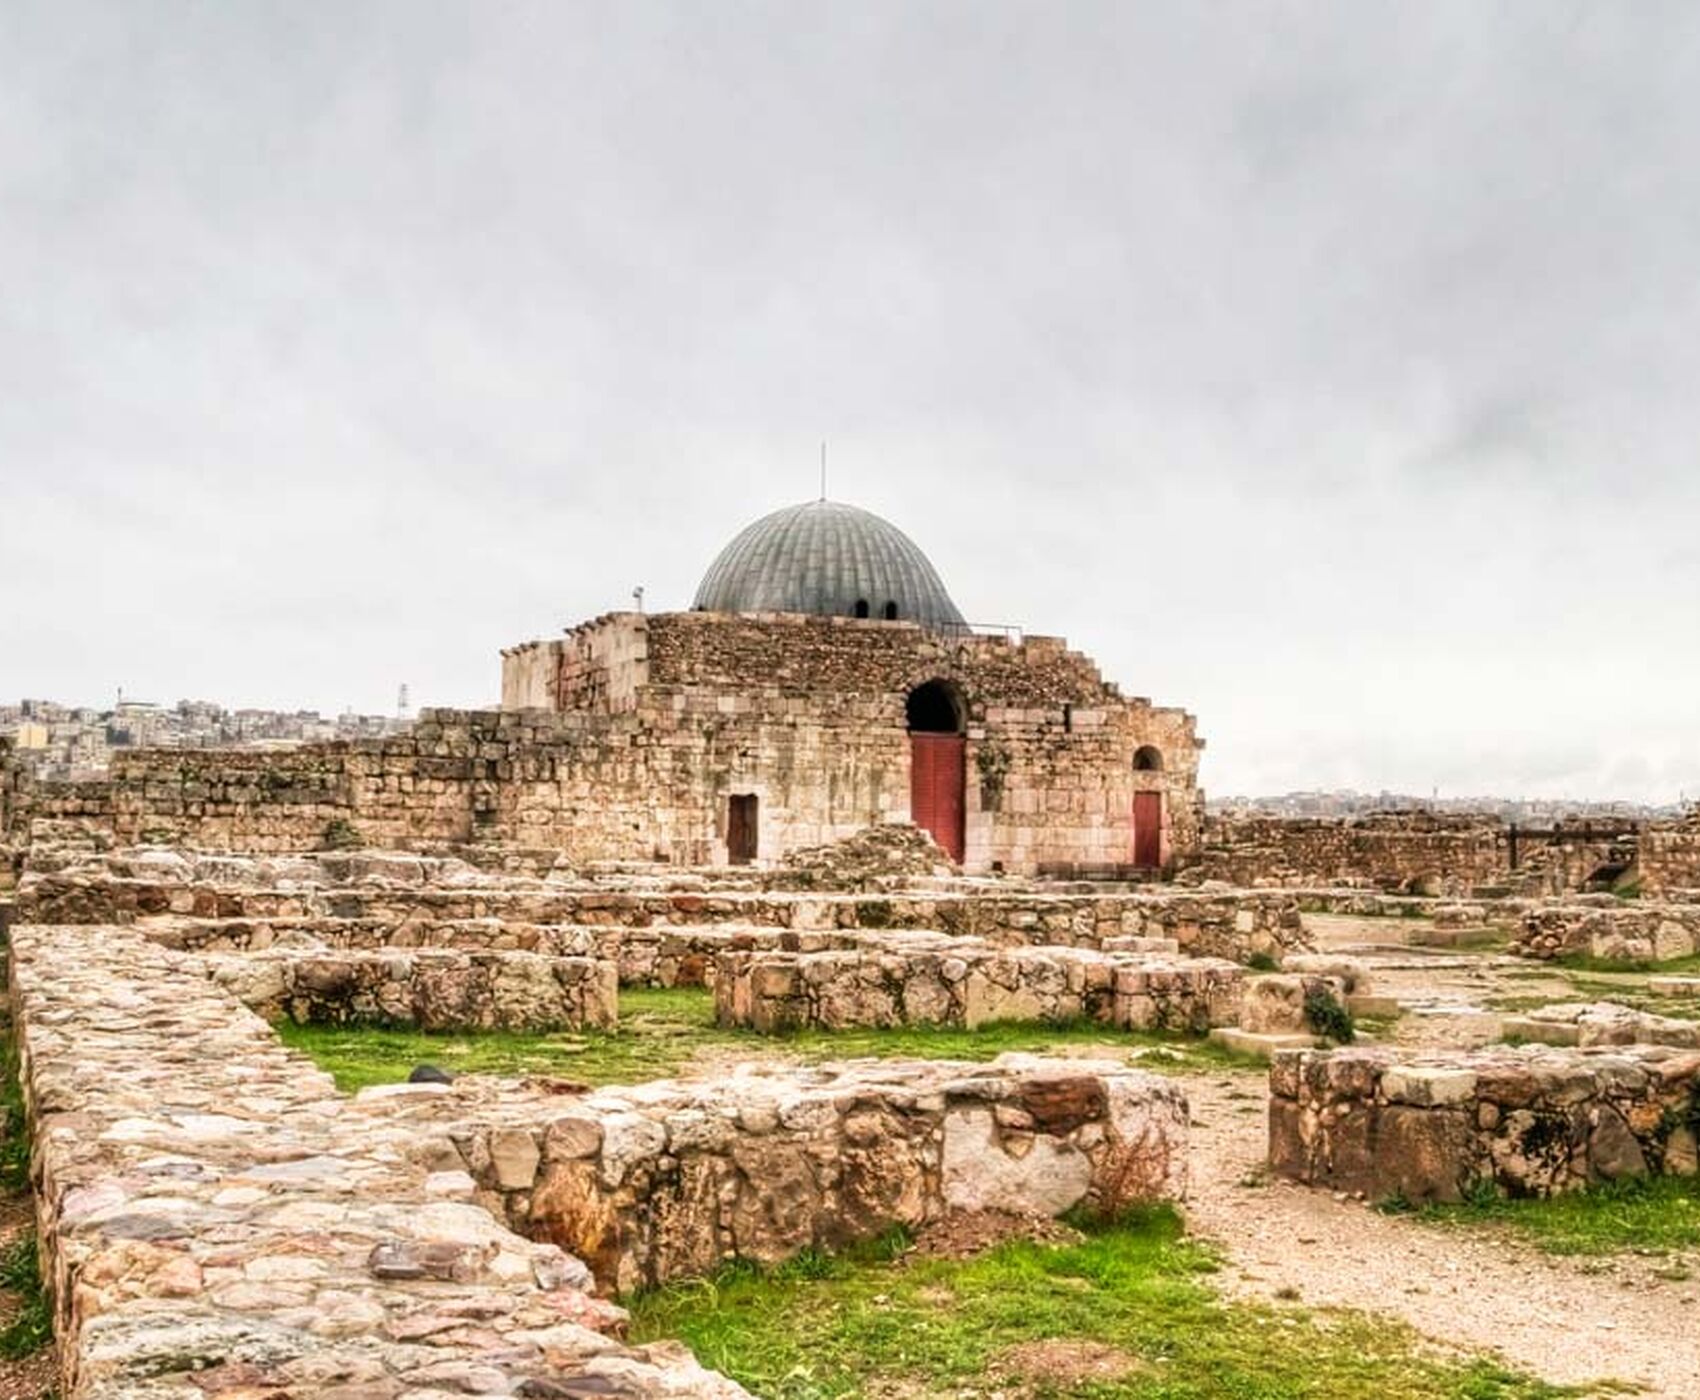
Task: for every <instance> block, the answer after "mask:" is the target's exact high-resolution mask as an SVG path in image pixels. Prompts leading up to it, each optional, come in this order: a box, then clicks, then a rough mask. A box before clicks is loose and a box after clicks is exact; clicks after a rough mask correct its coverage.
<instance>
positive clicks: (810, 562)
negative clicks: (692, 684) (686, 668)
mask: <svg viewBox="0 0 1700 1400" xmlns="http://www.w3.org/2000/svg"><path fill="white" fill-rule="evenodd" d="M859 605H865V606H859ZM891 605H895V607H896V613H895V616H896V617H897V619H898V620H899V621H903V622H919V623H920V624H922V625H923V626H925V627H953V626H956V627H959V626H961V625H962V614H961V613H959V612H958V611H957V610H956V604H955V603H953V602H951V601H950V594H948V593H946V592H945V591H944V585H943V584H942V583H940V582H939V576H938V574H937V573H935V572H934V571H933V566H932V565H931V564H930V563H928V562H927V556H926V555H924V554H923V553H921V551H920V550H919V549H918V548H916V546H915V542H914V541H913V540H911V539H910V538H909V536H907V535H906V534H904V533H903V531H901V530H899V529H898V528H897V527H896V526H895V525H893V524H891V523H890V522H888V521H885V520H881V519H880V518H879V516H877V515H871V514H869V513H868V512H867V511H865V510H858V509H857V508H856V507H855V506H846V505H840V504H839V503H838V502H837V501H810V502H808V504H806V505H800V506H787V507H786V508H785V509H784V510H776V511H774V512H773V514H772V515H764V516H763V517H762V518H761V519H760V520H758V521H756V522H755V524H753V525H749V526H746V527H745V528H744V529H743V530H741V531H739V532H738V535H737V537H736V538H735V539H734V540H733V541H732V543H731V544H729V545H727V546H726V548H725V549H723V550H721V551H720V557H719V558H718V559H716V560H715V561H714V563H713V564H711V565H710V566H709V570H708V572H707V573H706V574H704V575H703V580H702V585H701V586H700V587H699V588H698V589H697V596H696V602H695V603H694V604H693V605H692V606H693V607H695V608H697V609H698V610H699V611H707V612H788V613H816V614H819V615H821V616H826V617H857V616H863V617H872V618H883V617H888V616H891V615H892V614H891V612H890V611H889V608H890V606H891Z"/></svg>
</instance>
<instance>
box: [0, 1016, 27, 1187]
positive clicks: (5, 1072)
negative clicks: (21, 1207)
mask: <svg viewBox="0 0 1700 1400" xmlns="http://www.w3.org/2000/svg"><path fill="white" fill-rule="evenodd" d="M29 1189H30V1135H29V1118H28V1116H27V1115H26V1114H25V1113H24V1094H23V1090H22V1089H21V1088H20V1087H19V1085H18V1042H17V1038H16V1037H15V1036H14V1035H13V1034H12V1032H11V1028H10V1027H9V1026H8V1027H6V1028H5V1029H4V1030H3V1031H0V1192H3V1193H5V1194H8V1195H18V1194H21V1193H22V1192H25V1191H28V1190H29Z"/></svg>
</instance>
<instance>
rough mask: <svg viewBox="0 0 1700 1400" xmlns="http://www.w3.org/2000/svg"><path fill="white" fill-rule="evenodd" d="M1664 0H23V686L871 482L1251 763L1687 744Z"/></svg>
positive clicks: (137, 676)
mask: <svg viewBox="0 0 1700 1400" xmlns="http://www.w3.org/2000/svg"><path fill="white" fill-rule="evenodd" d="M1697 131H1700V14H1697V13H1696V12H1694V11H1693V9H1692V7H1688V6H1683V5H1677V4H1642V5H1636V6H1633V7H1617V8H1611V7H1605V6H1597V5H1595V6H1590V5H1573V6H1563V5H1558V4H1550V3H1539V4H1537V3H1533V2H1532V0H1531V2H1530V3H1513V4H1506V5H1499V6H1493V7H1484V6H1481V5H1479V4H1466V3H1455V4H1447V3H1441V4H1435V5H1429V6H1423V7H1420V8H1413V7H1400V8H1388V7H1381V6H1366V5H1361V4H1348V3H1339V4H1312V5H1305V6H1290V5H1280V4H1245V5H1236V6H1231V7H1230V6H1216V7H1201V6H1193V5H1184V4H1173V5H1145V6H1139V7H1130V6H1126V5H1120V4H1109V3H1106V4H1094V3H1071V4H1069V5H1066V6H1063V7H1060V8H1058V7H1034V6H1028V5H1019V4H999V3H974V4H968V3H933V4H926V5H919V6H917V5H912V4H903V5H898V4H872V5H858V6H825V5H806V6H797V5H792V4H784V5H780V4H717V5H714V6H692V5H660V4H633V5H613V4H600V5H591V4H533V5H508V6H502V7H496V8H492V7H487V6H474V5H448V4H429V3H406V4H401V3H396V4H372V3H368V4H358V5H352V6H337V7H321V6H291V5H283V4H242V3H226V4H219V5H208V4H189V3H180V4H177V3H173V4H166V3H155V4H134V5H127V6H123V7H111V6H83V5H77V4H61V3H52V4H49V3H25V4H14V5H12V6H9V7H8V8H7V11H6V13H5V15H4V16H0V269H3V273H4V278H5V294H4V295H3V296H0V383H3V384H4V385H5V386H6V392H5V393H4V394H3V395H0V473H3V478H4V480H3V485H4V488H5V491H4V506H3V508H0V584H3V585H4V589H5V593H6V596H7V597H8V598H9V599H11V600H14V606H12V607H9V608H8V609H6V610H5V612H4V614H3V615H0V694H22V693H31V694H51V695H54V696H58V697H62V698H65V699H74V700H93V699H99V698H102V697H105V696H108V695H110V693H111V691H112V689H113V687H114V686H115V685H117V684H120V683H122V684H124V685H125V686H126V688H127V690H129V691H130V692H131V693H146V694H151V695H154V696H157V697H159V698H164V699H173V698H176V697H177V696H178V695H185V694H195V695H207V696H213V697H219V698H224V699H227V700H229V701H232V702H239V703H275V704H298V703H299V704H312V705H318V706H321V707H336V706H340V705H342V704H345V703H352V704H354V705H357V706H360V707H365V708H383V707H386V706H387V705H388V704H389V703H390V702H391V699H392V697H393V694H394V690H395V686H396V684H397V683H398V682H399V681H401V680H403V679H406V680H408V681H410V682H411V683H412V685H413V690H414V694H415V697H416V698H417V699H418V700H421V701H424V702H427V703H431V702H442V703H473V702H480V701H488V700H490V699H492V698H493V696H494V694H495V689H496V660H495V652H496V649H497V648H498V647H500V646H502V645H504V644H507V643H510V642H513V641H516V640H519V639H521V638H523V637H526V636H529V635H535V634H537V633H541V632H547V631H551V630H553V629H555V628H557V627H559V626H561V625H564V624H567V623H570V622H572V621H575V620H577V619H578V618H580V617H583V616H586V615H590V614H593V613H595V612H598V611H601V610H603V609H606V608H609V607H615V606H620V605H622V604H624V603H625V602H626V601H627V600H628V599H629V594H630V590H631V588H632V587H633V586H634V585H636V584H639V583H642V584H644V585H645V586H646V588H647V589H648V597H649V600H650V602H651V604H652V605H654V606H658V607H665V606H683V605H685V604H686V603H688V601H689V597H690V594H691V592H692V590H693V588H694V586H695V583H696V579H697V576H698V575H699V574H700V572H701V571H702V569H703V568H705V567H706V565H707V563H708V561H709V560H710V558H712V556H713V554H714V552H715V550H716V549H717V548H718V547H719V545H720V544H721V543H722V542H723V541H724V540H725V539H726V538H728V537H729V536H730V535H731V534H732V533H733V532H734V531H735V530H736V529H737V528H738V527H739V526H740V525H741V524H743V523H744V522H745V521H746V520H747V519H749V518H750V517H753V516H754V515H756V514H758V513H760V512H761V511H764V510H767V509H770V508H772V507H774V506H776V505H779V504H783V503H785V502H787V501H790V500H794V499H800V498H804V497H807V496H808V495H810V494H812V493H813V490H814V473H815V460H816V451H817V446H816V445H817V443H818V441H819V440H820V439H821V438H822V437H826V438H829V439H830V440H831V443H832V448H831V456H832V463H833V492H834V494H835V495H838V496H841V497H843V498H846V499H851V500H854V501H856V502H858V503H859V504H863V505H866V506H868V507H869V508H871V509H875V510H878V511H881V512H882V513H884V514H887V515H889V516H890V517H891V518H893V519H894V520H896V521H897V522H898V523H899V524H901V525H903V526H904V527H905V528H907V529H908V530H909V531H910V532H911V533H912V534H913V535H915V536H916V538H917V539H918V540H919V541H920V542H921V544H922V545H923V547H924V548H926V549H927V550H928V552H929V553H930V554H931V555H932V556H933V558H934V560H935V562H936V563H937V564H938V566H939V568H940V571H941V572H942V574H943V575H944V577H945V579H946V581H947V582H948V583H949V585H950V586H951V589H952V591H953V593H954V594H955V596H956V597H957V599H958V601H959V602H960V603H961V604H962V606H963V607H964V608H965V609H966V610H967V611H968V612H969V613H970V615H972V616H974V617H976V618H983V619H985V620H988V621H994V622H1004V621H1008V622H1015V623H1019V624H1022V625H1024V626H1026V627H1028V628H1030V629H1032V630H1038V631H1059V632H1064V633H1066V634H1067V635H1069V636H1070V638H1071V639H1072V640H1073V641H1074V642H1075V643H1076V644H1077V645H1080V646H1082V647H1084V648H1086V649H1088V650H1089V651H1091V652H1092V653H1093V654H1094V655H1095V656H1096V657H1097V658H1098V659H1099V660H1100V661H1101V662H1102V664H1103V665H1104V668H1105V670H1106V672H1107V673H1108V674H1110V675H1111V676H1113V677H1115V678H1117V679H1119V680H1120V681H1122V682H1123V684H1124V685H1125V687H1126V688H1127V689H1128V690H1129V691H1131V692H1133V693H1136V694H1150V695H1152V696H1153V697H1154V698H1157V699H1159V700H1162V701H1165V702H1169V703H1184V704H1186V705H1188V706H1189V707H1190V708H1192V709H1194V710H1195V711H1196V712H1197V713H1198V714H1199V716H1200V719H1201V724H1202V727H1203V729H1204V732H1205V733H1206V734H1207V735H1208V736H1209V737H1210V739H1211V748H1210V752H1209V756H1208V765H1207V768H1206V773H1205V777H1206V781H1207V783H1208V785H1209V786H1210V787H1212V788H1213V789H1216V790H1219V791H1229V790H1240V791H1243V790H1259V789H1269V788H1281V787H1287V786H1307V785H1320V784H1334V783H1352V784H1356V785H1358V786H1365V787H1380V786H1383V785H1387V786H1392V787H1404V788H1415V789H1419V790H1420V789H1426V788H1427V787H1429V786H1430V785H1432V784H1436V783H1438V784H1439V785H1440V786H1441V787H1442V788H1443V790H1448V791H1492V790H1497V791H1501V792H1507V793H1513V792H1529V793H1551V794H1556V795H1562V794H1563V793H1570V794H1572V795H1583V794H1593V795H1624V796H1645V797H1655V798H1667V797H1674V796H1675V795H1676V793H1677V792H1678V791H1680V790H1682V789H1684V788H1687V789H1689V790H1691V791H1692V790H1700V741H1697V740H1696V738H1695V723H1694V706H1693V703H1692V699H1691V697H1692V696H1693V694H1694V693H1695V688H1696V681H1697V679H1700V663H1697V662H1696V660H1695V659H1694V657H1695V652H1696V648H1695V645H1694V631H1695V624H1694V617H1695V608H1694V601H1693V600H1694V598H1695V596H1696V592H1697V586H1700V556H1697V552H1696V549H1695V546H1694V544H1693V530H1694V522H1695V519H1696V507H1697V505H1700V499H1697V497H1700V486H1697V485H1696V479H1695V472H1694V465H1693V456H1694V443H1695V441H1696V440H1697V437H1700V435H1697V433H1696V431H1695V429H1696V423H1695V411H1694V409H1693V407H1692V406H1691V403H1692V397H1693V396H1692V392H1691V389H1690V385H1691V384H1692V382H1693V381H1694V378H1695V369H1696V363H1695V362H1696V358H1697V353H1700V352H1697V342H1696V339H1695V337H1694V334H1693V327H1694V326H1695V324H1696V323H1697V317H1696V311H1697V310H1700V308H1697V306H1696V301H1697V300H1700V279H1697V278H1696V274H1695V269H1694V255H1693V249H1694V248H1695V247H1696V246H1700V239H1697V235H1700V160H1697V159H1696V156H1697V155H1700V152H1697V151H1696V149H1695V147H1696V137H1695V133H1696V132H1697Z"/></svg>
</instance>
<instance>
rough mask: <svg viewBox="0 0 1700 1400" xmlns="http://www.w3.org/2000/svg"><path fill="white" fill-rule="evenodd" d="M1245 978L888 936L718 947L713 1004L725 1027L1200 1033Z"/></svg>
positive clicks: (1174, 961)
mask: <svg viewBox="0 0 1700 1400" xmlns="http://www.w3.org/2000/svg"><path fill="white" fill-rule="evenodd" d="M1243 980H1244V969H1243V968H1241V967H1240V965H1239V964H1238V963H1231V962H1227V961H1224V960H1222V959H1217V958H1208V959H1206V958H1182V957H1178V956H1173V955H1168V956H1165V955H1163V954H1159V953H1151V952H1123V953H1103V952H1097V951H1094V950H1092V949H1085V948H1054V947H1036V948H994V947H992V946H991V945H989V944H986V943H983V942H981V941H980V940H979V939H973V938H946V937H941V936H939V935H936V934H910V935H902V934H894V935H885V936H883V937H882V938H881V940H880V941H879V942H878V943H877V944H876V943H873V942H871V941H870V942H869V943H867V944H865V945H864V946H862V947H858V948H852V949H831V950H824V951H819V952H790V951H784V950H761V951H738V952H729V953H723V954H721V955H720V957H719V958H718V960H717V967H716V972H715V978H714V1006H715V1016H716V1018H717V1020H718V1021H719V1022H720V1024H721V1025H723V1026H748V1027H750V1028H752V1029H754V1030H757V1031H761V1032H763V1033H764V1034H776V1033H780V1032H784V1031H792V1030H802V1029H810V1028H818V1029H823V1030H843V1029H848V1028H851V1027H875V1028H882V1027H883V1028H890V1027H897V1026H960V1027H964V1028H967V1029H970V1030H972V1029H974V1028H976V1027H979V1026H984V1025H989V1024H992V1023H994V1022H1000V1021H1010V1022H1015V1021H1026V1022H1032V1021H1038V1022H1051V1023H1053V1024H1063V1023H1067V1022H1070V1021H1081V1020H1092V1021H1099V1022H1102V1023H1104V1024H1106V1025H1111V1026H1115V1027H1118V1028H1120V1029H1124V1030H1168V1031H1187V1032H1192V1033H1195V1034H1201V1033H1203V1032H1204V1031H1206V1030H1209V1029H1210V1028H1211V1027H1212V1026H1221V1025H1231V1024H1232V1023H1233V1022H1234V1021H1235V1019H1236V1018H1237V1017H1238V1015H1239V1006H1240V994H1241V989H1242V984H1243Z"/></svg>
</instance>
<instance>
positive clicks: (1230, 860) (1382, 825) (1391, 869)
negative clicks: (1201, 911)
mask: <svg viewBox="0 0 1700 1400" xmlns="http://www.w3.org/2000/svg"><path fill="white" fill-rule="evenodd" d="M1195 869H1196V870H1197V871H1198V872H1199V873H1200V874H1202V875H1204V876H1207V877H1208V878H1211V879H1217V880H1224V881H1226V882H1228V883H1229V884H1233V885H1244V886H1251V885H1259V884H1270V885H1288V886H1295V885H1311V886H1328V885H1358V886H1361V887H1364V888H1368V889H1381V890H1389V891H1402V892H1405V893H1409V894H1424V895H1439V894H1456V893H1464V892H1467V891H1468V890H1470V889H1471V888H1473V887H1475V886H1477V885H1487V884H1493V883H1497V882H1498V881H1500V880H1502V879H1503V878H1504V877H1505V876H1506V874H1507V873H1508V871H1509V860H1508V856H1507V851H1506V845H1505V827H1504V824H1503V823H1502V822H1500V821H1499V820H1498V819H1497V818H1491V817H1486V816H1471V815H1460V816H1451V815H1440V814H1436V813H1431V812H1373V813H1367V814H1365V815H1363V816H1358V817H1271V816H1213V817H1210V818H1207V819H1206V821H1205V828H1204V846H1203V850H1202V851H1201V852H1200V856H1199V860H1198V863H1197V865H1196V867H1195Z"/></svg>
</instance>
